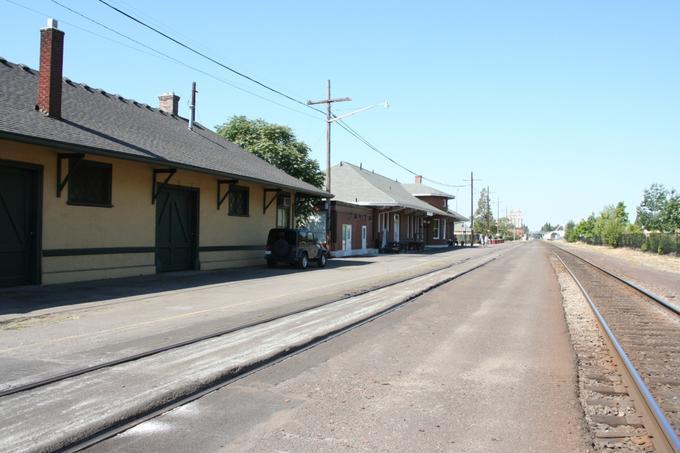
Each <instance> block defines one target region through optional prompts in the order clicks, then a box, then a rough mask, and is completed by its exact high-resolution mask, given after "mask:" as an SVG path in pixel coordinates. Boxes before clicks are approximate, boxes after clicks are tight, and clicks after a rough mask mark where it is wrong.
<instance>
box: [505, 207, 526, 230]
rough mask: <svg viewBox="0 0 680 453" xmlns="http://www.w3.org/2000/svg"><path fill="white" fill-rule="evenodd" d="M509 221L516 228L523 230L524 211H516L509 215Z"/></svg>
mask: <svg viewBox="0 0 680 453" xmlns="http://www.w3.org/2000/svg"><path fill="white" fill-rule="evenodd" d="M508 220H509V221H510V223H512V225H513V226H514V227H515V228H522V227H523V226H524V219H523V218H522V211H520V210H519V209H515V210H512V211H510V213H509V214H508Z"/></svg>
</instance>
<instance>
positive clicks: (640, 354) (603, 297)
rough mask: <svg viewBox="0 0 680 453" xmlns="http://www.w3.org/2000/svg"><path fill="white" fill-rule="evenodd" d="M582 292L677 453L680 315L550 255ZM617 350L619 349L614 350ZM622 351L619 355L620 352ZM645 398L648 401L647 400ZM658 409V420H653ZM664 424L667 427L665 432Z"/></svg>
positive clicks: (596, 270) (562, 254) (566, 257)
mask: <svg viewBox="0 0 680 453" xmlns="http://www.w3.org/2000/svg"><path fill="white" fill-rule="evenodd" d="M554 253H555V254H556V255H557V256H558V258H559V259H560V260H561V261H562V263H563V264H564V265H565V267H566V268H567V270H568V271H569V272H570V273H571V274H572V276H573V277H574V279H575V280H576V281H577V284H578V285H579V286H580V287H581V290H582V292H583V293H584V296H586V299H589V302H590V303H591V307H592V308H593V311H594V312H595V314H596V317H598V318H599V321H600V324H601V325H602V327H603V330H604V331H605V332H606V333H607V335H608V336H609V337H610V338H609V340H610V341H611V343H612V344H613V345H614V348H615V349H616V350H617V352H619V355H620V356H621V360H622V361H623V362H624V364H625V365H626V367H627V368H633V369H632V370H628V372H629V374H631V377H633V381H636V379H635V375H637V376H638V378H639V379H640V381H641V382H639V383H638V382H636V385H637V386H638V387H639V388H638V391H639V392H640V394H642V396H643V398H645V399H647V397H648V398H649V399H650V400H651V402H650V401H647V402H646V403H647V405H648V406H650V405H651V406H650V409H651V412H652V414H653V418H655V419H657V420H656V422H657V423H659V427H660V428H661V431H662V432H663V433H664V435H665V436H666V438H667V439H666V442H667V445H669V446H670V451H676V452H677V451H680V441H678V433H680V314H679V313H678V310H677V307H674V306H672V305H671V306H668V305H666V304H664V302H665V301H663V300H661V299H659V298H658V297H656V296H654V295H653V294H650V293H649V292H648V291H646V290H644V289H643V288H640V287H638V286H636V285H634V284H632V283H630V282H628V281H626V280H624V279H622V278H621V277H618V276H616V275H614V274H612V273H610V272H608V271H607V270H605V269H602V268H600V267H598V266H596V265H594V264H593V263H590V262H589V261H587V260H585V259H583V258H581V257H579V256H578V255H575V254H573V253H571V252H568V251H566V250H563V249H560V248H558V249H557V250H555V251H554ZM617 345H618V346H617ZM619 349H620V350H619ZM645 393H647V394H648V395H645ZM653 406H656V407H657V409H658V411H659V412H660V413H659V414H654V410H653ZM664 423H665V424H666V426H665V429H664Z"/></svg>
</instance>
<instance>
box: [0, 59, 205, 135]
mask: <svg viewBox="0 0 680 453" xmlns="http://www.w3.org/2000/svg"><path fill="white" fill-rule="evenodd" d="M0 64H4V65H5V66H8V67H10V68H12V69H22V70H24V71H26V72H28V73H29V74H33V75H37V74H40V70H38V69H34V68H32V67H30V66H28V65H26V64H23V63H14V62H12V61H9V60H7V59H6V58H3V57H0ZM62 81H63V82H64V83H66V84H67V85H69V86H71V87H73V88H82V89H84V90H85V91H88V92H90V93H92V94H100V95H102V96H104V97H106V98H109V99H111V100H117V101H119V102H122V103H124V104H131V105H134V106H135V107H138V108H141V109H146V110H149V111H152V112H157V113H161V114H163V115H164V116H168V117H170V118H175V119H182V120H185V121H189V120H188V119H187V118H184V117H183V116H180V115H174V114H172V113H168V112H163V111H162V110H161V109H160V108H158V107H153V106H151V105H149V104H147V103H145V102H141V101H138V100H136V99H133V98H128V97H125V96H123V95H121V94H117V93H111V92H108V91H106V90H105V89H103V88H96V87H93V86H90V85H88V84H87V83H85V82H76V81H75V80H73V79H71V78H70V77H66V76H62ZM197 124H198V125H199V127H200V128H203V129H206V127H205V126H204V125H202V124H200V123H198V122H196V121H194V125H197Z"/></svg>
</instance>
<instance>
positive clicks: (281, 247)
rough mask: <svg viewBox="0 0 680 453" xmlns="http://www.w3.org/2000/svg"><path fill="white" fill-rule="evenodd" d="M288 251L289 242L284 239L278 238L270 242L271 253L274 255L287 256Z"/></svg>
mask: <svg viewBox="0 0 680 453" xmlns="http://www.w3.org/2000/svg"><path fill="white" fill-rule="evenodd" d="M288 252H290V244H288V241H286V240H285V239H279V240H277V241H274V243H273V244H272V254H273V255H274V256H278V257H283V256H288Z"/></svg>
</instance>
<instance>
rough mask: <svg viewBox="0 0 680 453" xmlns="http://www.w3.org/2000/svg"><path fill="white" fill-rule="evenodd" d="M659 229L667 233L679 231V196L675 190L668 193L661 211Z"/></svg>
mask: <svg viewBox="0 0 680 453" xmlns="http://www.w3.org/2000/svg"><path fill="white" fill-rule="evenodd" d="M660 220H661V229H662V230H663V231H665V232H667V233H675V232H678V230H680V194H679V193H676V192H675V190H671V191H670V192H669V193H668V199H667V200H666V204H665V205H664V207H663V209H662V211H661V218H660Z"/></svg>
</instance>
